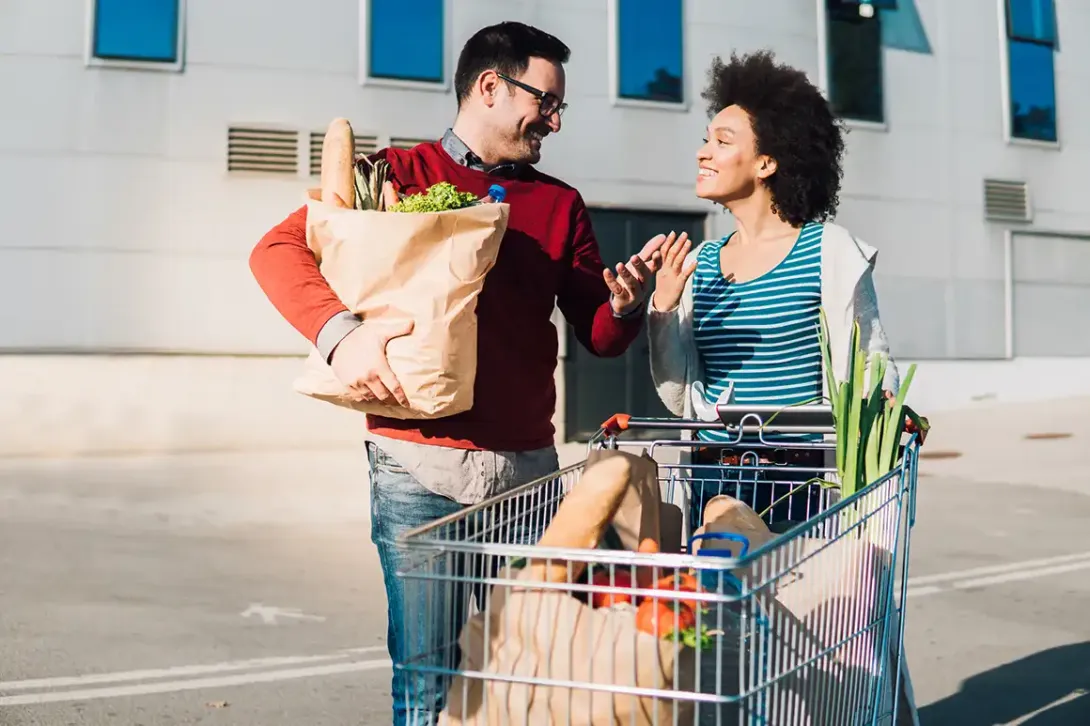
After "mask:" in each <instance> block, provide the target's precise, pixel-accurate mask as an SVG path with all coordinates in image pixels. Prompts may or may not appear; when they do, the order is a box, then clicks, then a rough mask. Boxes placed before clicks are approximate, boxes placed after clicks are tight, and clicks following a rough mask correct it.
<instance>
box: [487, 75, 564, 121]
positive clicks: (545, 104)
mask: <svg viewBox="0 0 1090 726" xmlns="http://www.w3.org/2000/svg"><path fill="white" fill-rule="evenodd" d="M496 75H497V76H499V77H500V78H502V79H503V80H505V81H507V82H508V83H510V84H511V85H512V86H517V87H518V88H521V89H522V90H524V91H526V92H527V93H529V94H530V95H532V96H534V97H535V98H536V99H537V102H538V108H539V110H540V112H541V115H542V116H544V117H545V118H548V117H549V116H552V115H553V114H554V113H555V114H559V115H561V116H563V115H564V111H565V110H566V109H567V108H568V104H566V103H561V102H560V99H559V98H558V97H557V96H556V95H555V94H552V93H547V92H546V91H542V90H541V89H540V88H534V87H533V86H530V85H527V84H525V83H523V82H522V81H516V80H515V79H514V78H511V77H510V76H505V75H503V74H502V73H497V74H496Z"/></svg>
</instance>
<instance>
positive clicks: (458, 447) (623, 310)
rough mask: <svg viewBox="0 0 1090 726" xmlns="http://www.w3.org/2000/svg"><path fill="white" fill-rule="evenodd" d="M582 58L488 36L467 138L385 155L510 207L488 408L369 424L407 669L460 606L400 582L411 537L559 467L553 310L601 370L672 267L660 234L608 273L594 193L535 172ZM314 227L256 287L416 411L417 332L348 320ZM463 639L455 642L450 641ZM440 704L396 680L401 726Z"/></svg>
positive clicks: (377, 527)
mask: <svg viewBox="0 0 1090 726" xmlns="http://www.w3.org/2000/svg"><path fill="white" fill-rule="evenodd" d="M569 54H570V51H569V49H568V48H567V46H565V45H564V44H563V43H562V42H561V41H560V40H558V39H557V38H555V37H553V36H552V35H549V34H548V33H545V32H542V31H541V30H538V29H536V28H533V27H530V26H527V25H523V24H521V23H515V22H505V23H500V24H498V25H494V26H491V27H487V28H484V29H483V30H481V31H479V32H478V33H476V34H475V35H474V36H473V37H472V38H470V39H469V41H468V42H467V43H466V45H465V47H464V48H463V49H462V52H461V55H460V56H459V59H458V67H457V71H456V73H455V78H454V85H455V91H456V93H457V97H458V114H457V117H456V119H455V122H454V126H453V128H452V129H450V130H448V131H447V133H446V134H445V135H444V137H443V138H442V140H441V141H438V142H435V143H430V144H421V145H419V146H417V147H416V148H414V149H412V150H399V149H385V150H383V151H380V152H379V153H378V154H376V156H375V157H373V158H385V159H386V160H387V161H388V162H389V163H390V172H389V178H390V180H391V181H392V183H393V184H394V186H395V187H396V189H397V191H399V192H400V193H401V194H411V193H415V192H419V191H423V190H425V189H427V188H428V187H429V186H431V185H432V184H435V183H437V182H440V181H448V182H451V183H453V184H454V185H455V186H457V187H458V188H459V189H460V190H463V191H468V192H472V193H474V194H477V195H478V196H483V195H484V194H485V193H486V191H487V189H488V187H489V185H491V184H493V183H499V184H501V185H502V186H503V187H504V188H505V189H506V191H507V196H506V199H505V201H506V202H507V203H508V204H510V206H511V212H510V218H509V223H508V229H507V232H506V235H505V237H504V240H503V243H502V244H501V246H500V252H499V256H498V258H497V260H496V264H495V266H494V267H493V269H492V271H491V272H490V273H489V275H488V277H487V279H486V281H485V284H484V289H483V290H482V292H481V294H480V297H479V299H478V305H477V317H478V323H479V327H478V362H477V375H476V384H475V386H474V405H473V408H472V409H471V410H470V411H467V412H465V413H462V414H458V415H454V416H450V417H447V418H443V419H439V420H433V421H417V420H401V419H390V418H383V417H380V416H368V417H367V426H368V437H367V438H368V442H367V453H368V460H369V463H370V475H371V513H372V515H371V516H372V533H371V537H372V540H373V541H374V543H375V545H376V547H377V548H378V552H379V558H380V561H381V563H382V569H383V576H384V579H385V585H386V594H387V599H388V602H389V611H388V614H389V629H388V643H387V645H388V647H389V650H390V655H391V658H392V659H393V660H394V662H395V663H402V662H404V661H405V659H406V657H413V656H418V655H420V654H421V649H423V648H428V647H435V645H436V644H434V643H432V644H430V645H429V644H427V643H423V644H422V643H421V642H418V639H417V638H416V637H415V636H416V635H417V633H415V632H414V631H415V630H416V628H417V625H419V627H420V629H422V630H423V629H433V628H434V627H435V624H434V623H432V622H427V623H425V619H427V618H433V617H434V616H435V615H437V614H438V615H440V616H442V617H443V618H444V620H446V619H449V618H450V617H451V611H450V608H447V609H446V612H439V613H431V614H429V613H421V614H419V615H417V614H415V609H418V608H421V607H422V606H421V604H420V603H417V602H410V603H406V601H405V598H406V593H405V590H404V583H403V582H402V581H401V580H400V579H399V578H398V577H397V571H398V567H399V563H400V562H401V560H400V559H399V552H398V550H397V549H396V546H395V543H396V539H397V537H398V536H399V535H400V534H401V533H403V532H405V531H407V530H408V529H411V528H413V527H417V526H420V525H422V524H425V523H427V522H430V521H433V520H435V519H437V518H439V517H442V516H445V515H448V514H452V513H455V512H458V511H460V510H461V509H462V508H463V507H464V506H466V505H470V504H474V503H477V502H480V501H482V500H483V499H485V498H487V497H489V496H491V495H494V494H497V493H501V492H504V491H507V490H510V489H511V488H513V487H514V486H516V485H519V484H522V483H525V482H527V481H532V480H534V479H536V478H539V477H542V476H545V475H547V474H550V473H552V472H553V471H555V470H556V469H557V468H558V461H557V453H556V449H555V447H554V445H553V438H554V429H553V425H552V416H553V412H554V409H555V405H556V390H555V386H554V379H553V374H554V370H555V366H556V362H557V352H558V351H557V348H558V343H557V335H556V329H555V327H554V326H553V324H552V322H551V315H552V312H553V309H554V306H555V305H559V307H560V310H561V311H562V312H563V313H564V316H565V318H566V319H567V320H568V322H570V323H571V325H572V327H573V328H574V330H575V335H576V338H577V339H578V340H579V342H580V343H581V344H582V345H583V346H584V347H586V348H587V350H589V351H590V352H591V353H593V354H596V355H599V356H618V355H621V354H622V353H624V351H625V350H626V349H627V348H628V346H629V345H630V344H631V343H632V341H633V340H634V339H635V338H636V336H637V335H638V334H639V333H640V331H641V329H642V325H643V317H642V308H643V301H644V298H645V297H646V291H647V285H648V283H649V282H650V280H651V278H652V276H653V274H654V272H655V271H656V270H657V269H658V267H659V265H660V262H661V255H660V253H659V251H658V249H659V247H660V246H661V245H662V244H663V242H664V241H665V238H664V237H663V236H661V235H660V236H659V237H656V238H654V239H652V240H650V241H649V242H648V243H647V245H646V246H645V247H644V248H643V250H641V252H640V253H639V254H638V255H634V256H633V257H632V258H631V259H630V260H627V261H625V262H623V263H618V264H617V265H616V267H615V268H614V269H612V270H611V269H609V268H605V269H603V264H602V260H601V257H600V255H599V251H598V244H597V241H596V240H595V237H594V232H593V230H592V229H591V223H590V216H589V214H588V212H587V209H586V207H585V206H584V203H583V200H582V198H581V196H580V194H579V193H578V192H577V191H576V190H575V189H573V188H572V187H570V186H568V185H566V184H564V183H563V182H560V181H559V180H557V179H554V178H552V177H549V176H546V175H544V174H542V173H540V172H538V171H537V170H536V169H534V167H533V165H534V164H535V163H536V162H538V161H539V160H540V158H541V147H542V143H543V140H544V139H545V137H546V136H548V135H549V134H550V133H557V132H559V131H560V125H561V120H560V117H561V114H562V113H563V111H564V109H565V108H566V105H567V104H565V103H564V102H563V99H564V91H565V75H564V68H563V64H564V63H566V62H567V60H568V57H569ZM305 222H306V208H305V207H304V208H302V209H299V210H297V211H296V212H294V213H293V214H292V215H290V216H289V217H288V218H287V219H286V220H284V221H283V222H282V223H281V224H279V225H278V226H277V227H275V228H273V229H272V230H271V231H270V232H269V233H268V234H266V235H265V237H264V238H263V239H262V240H261V241H260V242H259V243H258V245H257V247H256V248H255V249H254V251H253V253H252V255H251V258H250V267H251V270H252V271H253V274H254V276H255V277H256V278H257V280H258V283H259V284H260V285H261V287H262V289H263V290H264V291H265V293H266V295H267V296H268V297H269V299H270V301H271V302H272V303H273V305H274V306H275V307H276V308H277V310H279V311H280V313H281V314H282V315H283V316H284V317H285V318H286V319H287V320H288V322H289V323H291V324H292V325H293V326H294V327H295V328H296V329H297V330H298V331H299V332H300V333H301V334H302V335H304V336H305V337H306V338H307V339H308V340H310V341H311V342H312V343H314V344H315V346H316V347H317V349H318V350H319V352H320V353H321V354H322V355H323V356H325V358H326V360H327V361H329V363H330V365H331V366H332V368H333V370H334V372H335V373H336V375H337V377H338V378H339V379H340V380H341V381H342V382H343V383H344V384H345V385H347V386H349V387H350V388H351V389H352V390H354V391H355V392H356V393H357V394H358V396H359V397H360V399H361V400H374V399H377V400H380V401H386V402H389V401H393V400H397V401H399V402H402V403H404V400H405V399H404V394H403V393H402V392H401V390H400V388H399V385H398V382H397V380H396V377H395V376H394V374H393V372H392V371H391V370H390V367H389V365H388V363H387V360H386V356H385V347H386V344H387V342H389V340H390V339H391V338H393V337H397V336H399V335H406V334H408V333H409V332H410V330H411V327H410V328H402V329H399V330H390V329H381V328H376V327H375V326H374V325H373V324H368V321H366V320H362V321H361V320H359V319H357V318H356V317H355V316H354V315H352V314H351V313H349V312H348V311H347V310H346V308H345V306H344V304H343V303H342V302H341V301H340V300H339V299H338V298H337V296H336V294H335V293H334V292H333V291H332V290H331V289H330V287H329V285H328V284H327V283H326V281H325V279H324V278H323V277H322V275H321V273H320V271H319V269H318V266H317V264H316V262H315V259H314V256H313V254H312V253H311V252H310V250H309V249H308V247H307V244H306V233H305ZM374 243H375V244H382V240H375V242H374ZM536 534H537V533H535V532H529V531H522V532H521V533H518V537H519V538H520V539H523V540H531V541H532V540H533V538H534V537H535V536H536ZM454 597H455V599H458V598H459V596H458V594H457V593H455V595H454ZM406 607H409V609H410V610H412V611H413V614H412V615H411V616H410V617H404V611H405V608H406ZM451 607H453V606H451ZM407 622H408V624H406V623H407ZM406 629H407V630H408V631H410V632H406ZM457 634H458V631H457V629H455V630H454V631H453V632H452V633H449V634H448V637H449V638H452V639H453V638H456V637H457ZM410 639H412V642H410ZM443 645H447V646H449V645H450V643H445V644H443ZM449 665H453V664H449ZM409 681H412V683H409ZM441 690H443V689H442V686H441V684H440V683H439V682H438V681H437V679H432V681H431V682H427V681H426V679H421V678H414V679H399V678H398V677H396V675H395V680H394V685H393V697H394V711H395V721H396V722H402V721H403V720H404V719H405V717H406V716H405V713H406V712H414V711H416V712H418V711H420V710H423V711H432V712H434V710H436V709H439V708H441V706H442V700H443V695H444V694H443V693H441V692H439V691H441ZM429 691H430V693H429Z"/></svg>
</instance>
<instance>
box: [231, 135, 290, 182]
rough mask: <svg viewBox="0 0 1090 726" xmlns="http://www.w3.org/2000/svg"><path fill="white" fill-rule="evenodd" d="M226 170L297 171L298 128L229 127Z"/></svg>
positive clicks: (282, 172)
mask: <svg viewBox="0 0 1090 726" xmlns="http://www.w3.org/2000/svg"><path fill="white" fill-rule="evenodd" d="M227 171H257V172H263V173H266V174H296V173H298V171H299V132H298V131H295V130H293V129H277V128H262V127H254V126H231V127H229V128H228V129H227Z"/></svg>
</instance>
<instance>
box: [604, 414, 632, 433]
mask: <svg viewBox="0 0 1090 726" xmlns="http://www.w3.org/2000/svg"><path fill="white" fill-rule="evenodd" d="M631 420H632V417H631V416H629V415H628V414H627V413H615V414H613V415H612V416H610V417H609V418H607V419H606V420H605V421H604V422H602V430H603V431H605V432H606V433H608V434H619V433H621V432H622V431H627V430H628V422H629V421H631Z"/></svg>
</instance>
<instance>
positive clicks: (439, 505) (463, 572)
mask: <svg viewBox="0 0 1090 726" xmlns="http://www.w3.org/2000/svg"><path fill="white" fill-rule="evenodd" d="M367 459H368V463H369V467H370V475H371V541H372V542H374V544H375V547H376V548H377V549H378V556H379V562H380V564H381V566H382V577H383V582H384V584H385V586H386V599H387V603H388V604H387V630H386V646H387V649H388V650H389V652H390V659H391V660H392V661H393V663H394V675H393V680H392V682H391V696H392V698H393V715H394V718H393V723H394V725H395V726H402V725H407V726H431V725H432V724H434V723H436V721H437V720H438V716H439V713H440V712H441V711H442V710H443V706H444V704H445V702H446V694H447V690H448V688H449V686H450V678H451V676H450V675H449V671H453V670H456V669H457V668H458V664H459V661H460V660H461V653H460V650H459V648H458V646H457V638H458V636H459V634H460V633H461V630H462V626H463V625H464V623H465V621H466V619H467V616H468V609H469V603H470V599H471V597H472V598H474V599H476V602H477V607H478V608H483V606H484V602H485V599H486V595H487V593H486V591H485V587H484V586H483V585H479V584H478V585H474V586H467V585H466V584H465V583H464V582H457V581H455V580H457V579H461V578H464V577H467V576H471V577H472V578H473V579H477V580H479V579H482V578H483V577H486V576H488V575H492V576H495V574H496V571H497V570H498V567H499V561H500V559H501V558H498V557H488V558H484V559H486V560H487V563H488V566H489V571H488V572H480V570H481V569H482V567H483V566H484V562H483V561H482V558H475V559H474V562H472V563H468V562H466V557H465V556H464V555H458V554H455V553H449V552H448V553H437V552H424V553H420V552H407V551H406V550H404V549H403V548H402V547H399V546H398V538H399V537H400V536H401V535H402V534H404V533H405V532H407V531H409V530H411V529H415V528H416V527H420V526H422V525H424V524H428V523H430V522H433V521H435V520H436V519H439V518H441V517H445V516H447V515H450V514H455V513H457V512H460V511H462V510H463V509H464V508H465V507H464V506H463V505H461V504H459V503H458V502H456V501H454V500H453V499H448V498H447V497H444V496H441V495H439V494H436V493H434V492H432V491H431V490H430V489H427V488H426V487H424V486H423V485H422V484H420V483H419V482H418V481H417V480H416V479H415V478H414V477H413V476H412V474H410V473H409V472H408V471H407V470H406V469H405V468H404V467H403V466H401V465H400V464H398V463H397V462H396V461H395V460H394V459H393V458H392V457H391V456H390V455H389V454H387V453H386V452H384V451H383V450H382V449H380V448H379V447H377V446H375V445H374V444H373V443H370V442H368V444H367ZM517 483H520V484H521V483H523V482H517ZM535 519H536V518H535ZM472 523H473V520H468V521H465V520H464V521H459V522H458V524H457V525H456V526H454V528H453V530H452V531H450V532H447V533H445V534H444V537H456V538H457V539H458V540H462V541H464V540H467V539H474V540H476V541H480V540H485V541H488V542H492V543H497V539H500V538H502V539H503V540H504V541H506V540H515V541H518V542H519V543H524V542H527V543H533V542H536V541H537V539H538V538H539V536H540V532H538V531H531V528H530V527H525V526H519V524H518V523H516V525H515V526H514V527H512V528H511V530H510V531H509V532H506V533H503V534H493V533H491V532H490V531H480V532H474V531H471V526H472ZM534 529H535V530H536V528H534ZM399 572H402V573H405V572H408V573H409V574H410V577H409V578H405V577H402V576H399V575H398V573H399ZM416 574H426V575H427V576H428V577H429V578H432V579H430V580H422V579H417V578H414V577H412V575H416ZM406 584H409V587H408V588H407V587H406ZM410 659H411V661H412V665H413V666H414V667H424V668H431V669H440V670H443V671H447V673H437V672H421V671H419V670H405V669H404V668H403V667H401V666H403V665H404V664H405V663H406V662H407V661H409V660H410Z"/></svg>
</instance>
